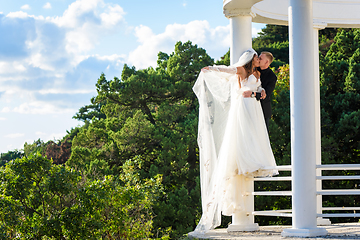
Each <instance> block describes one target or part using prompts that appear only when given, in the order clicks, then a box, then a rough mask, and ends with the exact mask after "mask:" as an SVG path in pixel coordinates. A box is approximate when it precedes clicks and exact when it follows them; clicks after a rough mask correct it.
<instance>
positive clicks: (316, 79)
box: [313, 22, 331, 225]
mask: <svg viewBox="0 0 360 240" xmlns="http://www.w3.org/2000/svg"><path fill="white" fill-rule="evenodd" d="M326 25H327V24H326V23H324V22H314V26H313V32H314V74H315V75H314V91H315V102H314V103H315V149H316V150H315V151H316V165H321V108H320V73H319V30H320V29H324V28H325V27H326ZM316 176H321V170H320V169H316ZM321 189H322V185H321V180H316V191H320V190H321ZM316 213H317V214H322V195H317V196H316ZM316 222H317V225H331V221H330V220H329V219H328V218H322V217H318V218H317V221H316Z"/></svg>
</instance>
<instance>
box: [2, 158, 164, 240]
mask: <svg viewBox="0 0 360 240" xmlns="http://www.w3.org/2000/svg"><path fill="white" fill-rule="evenodd" d="M123 171H124V173H125V174H124V175H123V176H125V177H123V178H122V179H116V178H115V177H113V176H106V177H104V178H103V179H101V180H89V179H87V177H86V176H83V175H81V172H78V171H74V170H73V169H71V168H69V167H66V166H61V165H54V164H52V163H51V161H49V160H48V159H46V158H44V157H42V156H41V155H30V156H29V157H23V158H21V159H17V160H14V161H11V162H9V163H8V164H7V165H6V167H2V168H1V172H0V181H1V182H2V185H1V195H0V239H44V238H45V237H47V238H55V239H145V238H149V236H150V234H151V230H152V218H153V216H152V210H151V202H152V201H153V199H154V197H155V194H154V191H153V189H157V188H159V187H158V186H159V180H160V178H159V177H157V179H158V180H155V179H153V180H150V181H146V182H141V181H140V180H139V178H138V177H137V175H136V174H134V170H133V168H131V167H129V165H125V166H124V167H123Z"/></svg>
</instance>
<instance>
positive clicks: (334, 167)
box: [251, 164, 360, 218]
mask: <svg viewBox="0 0 360 240" xmlns="http://www.w3.org/2000/svg"><path fill="white" fill-rule="evenodd" d="M275 169H277V170H278V171H291V165H283V166H277V167H275ZM316 169H318V170H325V171H327V170H360V164H327V165H316ZM320 172H321V171H320ZM358 179H360V176H359V175H346V176H316V180H317V181H320V182H322V181H323V180H358ZM251 180H253V181H291V180H292V177H291V176H284V177H261V178H252V179H251ZM320 186H322V184H320ZM316 194H317V195H321V196H329V195H333V196H342V195H360V189H326V190H323V189H317V191H316ZM251 195H253V196H256V195H257V196H259V195H262V196H292V191H254V192H252V194H251ZM318 206H321V209H318V211H317V212H318V214H317V217H318V218H323V217H325V218H329V217H360V213H356V211H360V207H322V202H321V204H318ZM323 211H354V213H322V212H323ZM252 214H253V215H257V216H278V217H292V210H291V209H281V210H265V211H253V212H252Z"/></svg>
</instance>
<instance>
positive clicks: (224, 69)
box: [201, 65, 238, 74]
mask: <svg viewBox="0 0 360 240" xmlns="http://www.w3.org/2000/svg"><path fill="white" fill-rule="evenodd" d="M201 71H203V72H205V71H216V72H225V73H230V74H236V73H237V72H238V69H237V68H236V67H228V66H224V65H214V66H208V67H204V68H203V69H201Z"/></svg>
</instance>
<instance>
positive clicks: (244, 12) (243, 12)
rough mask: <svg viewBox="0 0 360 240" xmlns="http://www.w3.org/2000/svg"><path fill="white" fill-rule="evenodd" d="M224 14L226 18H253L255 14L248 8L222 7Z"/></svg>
mask: <svg viewBox="0 0 360 240" xmlns="http://www.w3.org/2000/svg"><path fill="white" fill-rule="evenodd" d="M224 15H225V17H227V18H232V17H238V16H250V17H252V18H254V17H255V16H256V14H255V13H254V12H252V11H251V9H250V8H232V9H224Z"/></svg>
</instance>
